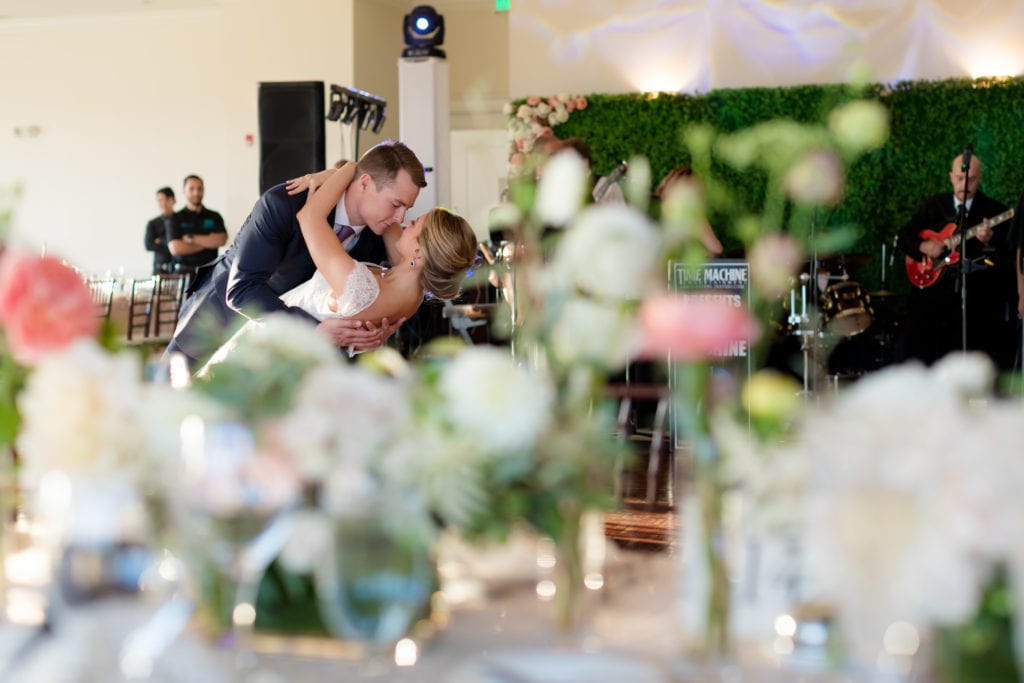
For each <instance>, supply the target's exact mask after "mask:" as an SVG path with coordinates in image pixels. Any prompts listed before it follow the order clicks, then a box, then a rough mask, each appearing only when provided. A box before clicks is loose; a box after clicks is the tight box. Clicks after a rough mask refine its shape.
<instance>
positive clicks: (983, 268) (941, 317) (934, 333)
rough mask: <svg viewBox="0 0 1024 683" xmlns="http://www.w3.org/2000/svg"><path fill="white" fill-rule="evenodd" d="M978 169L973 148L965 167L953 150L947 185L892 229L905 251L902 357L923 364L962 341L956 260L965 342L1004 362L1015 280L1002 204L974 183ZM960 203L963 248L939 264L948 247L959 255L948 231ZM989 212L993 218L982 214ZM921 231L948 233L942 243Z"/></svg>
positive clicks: (1007, 360)
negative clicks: (963, 289)
mask: <svg viewBox="0 0 1024 683" xmlns="http://www.w3.org/2000/svg"><path fill="white" fill-rule="evenodd" d="M965 170H966V172H965ZM981 174H982V172H981V160H980V159H978V157H977V156H974V155H971V159H970V168H969V169H964V168H963V155H959V156H957V157H956V158H955V159H954V160H953V165H952V170H951V171H950V173H949V180H950V183H951V185H952V190H953V191H952V192H944V193H942V194H937V195H933V196H931V197H928V198H927V199H926V200H925V201H924V202H923V203H922V204H921V206H920V207H919V208H918V210H917V212H916V213H915V214H914V215H913V217H912V218H911V219H910V221H909V222H907V224H906V225H904V226H903V228H902V229H901V230H900V233H899V246H900V248H901V249H902V250H903V252H904V253H905V254H906V255H907V261H908V272H911V271H912V272H913V275H911V276H910V277H911V282H912V284H913V285H914V286H912V287H911V291H910V299H909V301H908V307H907V319H906V321H905V323H904V326H903V329H902V331H901V335H900V342H899V349H898V354H899V356H900V357H901V358H902V359H903V360H906V359H911V358H916V359H918V360H921V361H923V362H925V363H929V364H930V363H932V362H934V361H936V360H938V359H939V358H941V357H942V356H944V355H946V354H947V353H949V352H950V351H956V350H959V349H961V348H962V332H961V329H962V325H961V321H962V317H961V295H960V289H959V286H958V280H959V279H960V267H961V265H963V266H964V267H965V268H966V269H967V277H966V280H967V348H968V349H969V350H980V351H984V352H985V353H987V354H988V355H989V356H990V357H991V358H992V360H993V361H994V362H995V363H996V364H997V365H998V366H999V367H1000V368H1004V369H1008V368H1009V367H1010V366H1011V365H1012V361H1013V356H1012V348H1013V347H1012V341H1013V340H1012V337H1013V331H1012V329H1013V326H1012V322H1010V321H1011V318H1010V315H1009V313H1010V312H1011V311H1012V308H1011V305H1012V304H1015V301H1014V299H1016V288H1015V287H1014V283H1013V260H1012V250H1011V249H1010V243H1009V239H1008V237H1007V233H1008V230H1009V228H1008V226H1009V222H1008V219H1009V218H1010V216H1009V215H1007V207H1006V205H1005V204H1003V203H1002V202H1000V201H998V200H996V199H993V198H992V197H989V196H987V195H986V194H985V193H984V192H981V191H980V190H979V189H978V188H979V186H980V184H981ZM965 181H966V183H965ZM962 210H966V216H965V217H964V218H963V226H964V228H965V229H966V230H968V236H969V237H970V239H968V240H967V242H966V246H965V249H966V254H965V255H964V258H960V259H959V261H958V262H957V263H956V264H955V265H954V264H952V263H950V264H949V265H945V266H943V265H942V264H943V263H944V260H943V259H945V258H948V257H950V255H951V252H952V259H951V260H957V259H958V257H959V249H960V236H959V233H958V232H957V233H955V236H954V234H953V228H954V226H956V225H958V218H959V217H960V216H959V212H960V211H962ZM993 218H996V219H999V220H998V221H996V220H990V219H993ZM997 223H998V224H997ZM922 231H932V232H933V233H936V234H938V235H940V236H941V237H942V238H946V237H953V239H952V240H951V241H950V242H949V243H947V244H944V243H943V242H944V240H943V239H935V237H934V236H932V235H929V236H928V237H922V234H921V233H922ZM972 233H973V236H971V234H972ZM950 247H951V248H950ZM927 259H931V260H932V265H935V264H938V266H939V267H938V269H937V270H932V268H931V267H930V266H929V265H928V261H927ZM911 261H912V262H913V263H910V262H911ZM964 264H966V265H964ZM936 276H937V279H936V280H934V282H930V280H931V279H932V278H934V277H936ZM915 279H917V281H916V282H915Z"/></svg>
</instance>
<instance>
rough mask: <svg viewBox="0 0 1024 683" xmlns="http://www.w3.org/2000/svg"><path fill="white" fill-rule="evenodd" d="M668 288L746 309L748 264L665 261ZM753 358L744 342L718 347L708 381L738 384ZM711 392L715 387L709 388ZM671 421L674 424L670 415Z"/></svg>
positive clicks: (671, 370) (672, 374) (671, 374)
mask: <svg viewBox="0 0 1024 683" xmlns="http://www.w3.org/2000/svg"><path fill="white" fill-rule="evenodd" d="M668 280H669V288H670V289H671V290H672V291H674V292H680V293H682V294H684V295H685V296H687V297H697V298H700V299H704V300H718V301H722V302H723V303H726V304H728V305H730V306H736V307H737V308H745V309H747V310H748V311H749V310H750V264H749V263H747V262H746V261H742V260H734V259H720V260H714V261H707V262H705V263H702V264H699V265H696V266H694V265H693V264H688V263H685V262H683V261H670V262H669V264H668ZM752 363H753V358H752V354H751V349H750V345H749V344H748V343H747V342H746V341H741V342H736V343H733V344H730V345H729V346H728V347H726V348H722V349H721V350H719V352H718V353H716V354H715V356H714V358H713V359H712V360H711V373H712V376H711V380H710V381H711V383H712V384H715V383H725V384H731V385H736V386H738V385H739V383H740V381H739V380H740V377H741V376H742V375H743V374H746V378H747V379H750V373H751V372H752ZM675 376H676V375H675V364H674V362H673V361H672V359H671V358H669V377H672V378H674V377H675ZM711 391H712V392H715V387H714V386H712V387H711ZM672 424H673V425H675V424H677V421H676V420H675V419H674V418H673V420H672ZM673 432H674V434H675V439H674V443H675V444H676V447H677V448H678V447H679V446H680V445H681V442H680V438H679V434H678V430H676V429H674V428H673Z"/></svg>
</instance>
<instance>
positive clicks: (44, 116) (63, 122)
mask: <svg viewBox="0 0 1024 683" xmlns="http://www.w3.org/2000/svg"><path fill="white" fill-rule="evenodd" d="M352 42H353V20H352V0H332V1H331V2H323V1H322V0H291V2H288V3H280V2H277V1H276V0H244V1H243V0H223V1H222V4H221V6H220V7H219V8H216V9H211V10H189V11H181V12H172V13H168V12H163V13H156V12H154V13H145V14H132V15H104V16H100V17H97V18H89V19H74V20H60V19H57V20H46V21H35V22H20V23H19V22H6V23H0V64H4V65H5V66H4V68H3V69H0V183H3V184H5V185H6V184H10V183H12V182H21V183H22V184H23V187H24V195H23V197H22V201H21V202H20V204H19V206H18V211H17V215H16V222H15V239H16V240H18V241H21V242H27V243H30V244H33V245H35V246H41V245H43V244H45V245H46V247H47V249H48V251H50V252H51V253H57V254H61V255H63V256H65V257H66V258H69V260H71V261H72V262H73V263H74V264H75V265H77V266H79V267H81V268H83V269H85V270H89V271H94V272H103V271H105V270H108V269H111V270H116V269H118V268H124V269H125V271H126V272H129V273H143V272H148V270H149V264H150V262H151V257H150V255H149V254H148V252H146V251H145V250H144V248H143V246H142V237H143V230H144V227H145V224H146V221H147V220H148V219H149V218H151V217H152V216H154V215H155V214H156V212H157V209H156V204H155V200H154V192H155V191H156V189H157V188H158V187H160V186H162V185H171V186H172V187H173V188H174V189H175V191H176V193H178V195H179V204H178V208H181V207H182V206H183V205H184V203H183V201H181V197H180V194H181V193H180V191H179V190H180V187H181V182H182V179H183V178H184V176H185V175H186V174H188V173H197V174H199V175H201V176H202V177H203V178H204V180H205V183H206V200H205V203H206V205H207V206H209V207H211V208H213V209H215V210H217V211H220V212H221V213H222V214H223V215H224V219H225V222H226V223H227V226H228V230H229V233H232V234H233V233H234V232H236V231H237V229H238V227H239V226H240V225H241V223H242V221H243V220H244V219H245V217H246V216H247V215H248V213H249V210H250V209H251V208H252V204H253V202H254V201H255V200H256V198H257V197H258V171H259V135H258V133H259V131H258V121H257V90H258V83H259V82H260V81H300V80H302V81H304V80H323V81H327V82H328V83H330V82H339V83H345V82H350V81H351V79H352V72H353V55H352V50H351V48H350V46H351V45H352ZM33 126H36V127H38V130H39V133H38V135H37V136H35V137H27V136H26V135H25V131H26V130H27V129H29V128H31V127H33ZM19 130H20V131H21V133H22V135H20V136H19V135H18V131H19ZM247 134H251V135H253V137H254V141H253V144H252V145H247V144H246V142H245V136H246V135H247ZM339 136H340V131H338V130H337V129H332V128H331V127H330V126H328V139H327V147H328V151H330V150H331V149H337V148H338V137H339Z"/></svg>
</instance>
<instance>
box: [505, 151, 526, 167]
mask: <svg viewBox="0 0 1024 683" xmlns="http://www.w3.org/2000/svg"><path fill="white" fill-rule="evenodd" d="M508 163H510V164H512V165H513V166H518V165H520V164H521V163H523V155H522V154H520V153H519V152H516V153H515V154H513V155H512V156H511V157H509V160H508Z"/></svg>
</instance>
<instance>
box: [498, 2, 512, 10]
mask: <svg viewBox="0 0 1024 683" xmlns="http://www.w3.org/2000/svg"><path fill="white" fill-rule="evenodd" d="M511 2H512V0H494V11H495V12H507V11H508V6H509V4H511Z"/></svg>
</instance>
